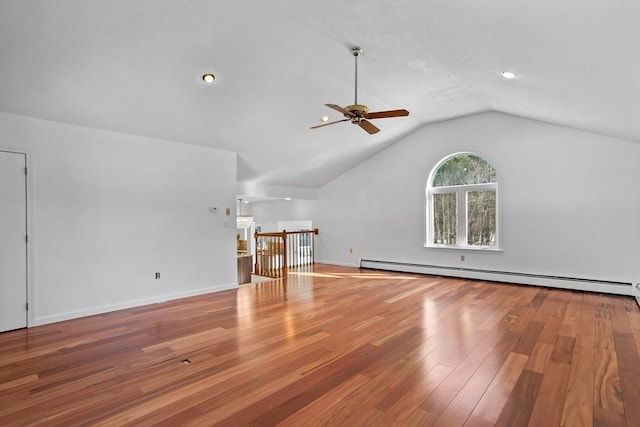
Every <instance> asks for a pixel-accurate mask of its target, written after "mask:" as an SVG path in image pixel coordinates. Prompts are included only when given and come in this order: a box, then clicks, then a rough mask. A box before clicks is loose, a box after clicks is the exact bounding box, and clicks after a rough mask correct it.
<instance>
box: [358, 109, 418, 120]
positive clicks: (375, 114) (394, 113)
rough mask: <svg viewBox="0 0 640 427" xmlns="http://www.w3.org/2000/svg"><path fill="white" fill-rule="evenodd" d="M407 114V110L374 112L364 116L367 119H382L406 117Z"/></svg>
mask: <svg viewBox="0 0 640 427" xmlns="http://www.w3.org/2000/svg"><path fill="white" fill-rule="evenodd" d="M408 115H409V112H408V111H407V110H404V109H403V110H388V111H375V112H373V113H367V114H365V115H364V116H365V117H366V118H367V119H384V118H387V117H402V116H408Z"/></svg>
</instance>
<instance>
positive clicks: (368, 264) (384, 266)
mask: <svg viewBox="0 0 640 427" xmlns="http://www.w3.org/2000/svg"><path fill="white" fill-rule="evenodd" d="M360 267H361V268H371V269H374V270H388V271H402V272H405V273H419V274H428V275H434V276H451V277H462V278H465V279H478V280H490V281H494V282H507V283H518V284H522V285H535V286H547V287H551V288H564V289H575V290H579V291H590V292H602V293H608V294H617V295H629V296H632V295H633V296H635V297H636V300H638V304H640V284H637V285H633V284H632V283H627V282H616V281H607V280H591V279H580V278H575V277H561V276H548V275H544V274H530V273H516V272H510V271H495V270H483V269H478V268H463V267H446V266H438V265H426V264H412V263H406V262H396V261H380V260H373V259H361V260H360Z"/></svg>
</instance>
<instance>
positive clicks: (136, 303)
mask: <svg viewBox="0 0 640 427" xmlns="http://www.w3.org/2000/svg"><path fill="white" fill-rule="evenodd" d="M237 288H238V284H237V283H225V284H222V285H217V286H211V287H209V288H202V289H194V290H190V291H185V292H175V293H172V294H166V295H157V296H153V297H149V298H142V299H137V300H132V301H125V302H121V303H117V304H107V305H101V306H97V307H91V308H86V309H82V310H74V311H67V312H65V313H58V314H52V315H49V316H41V317H38V316H36V318H35V322H34V324H33V325H29V326H30V327H31V326H40V325H46V324H48V323H55V322H62V321H64V320H71V319H77V318H79V317H85V316H93V315H95V314H102V313H108V312H111V311H117V310H123V309H126V308H132V307H140V306H143V305H148V304H156V303H159V302H165V301H171V300H174V299H180V298H187V297H193V296H196V295H202V294H209V293H212V292H219V291H226V290H229V289H237Z"/></svg>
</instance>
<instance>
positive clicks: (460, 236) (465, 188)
mask: <svg viewBox="0 0 640 427" xmlns="http://www.w3.org/2000/svg"><path fill="white" fill-rule="evenodd" d="M462 154H470V155H473V156H477V157H480V158H481V159H484V160H485V161H487V162H488V163H489V164H491V165H492V166H493V164H492V163H490V162H489V161H488V160H486V158H485V157H484V156H481V155H479V154H476V153H472V152H460V153H455V154H452V155H450V156H447V157H445V158H443V159H442V160H441V161H440V162H438V164H436V166H435V167H434V168H433V169H432V170H431V173H430V174H429V179H428V181H427V190H426V199H427V200H426V202H427V203H426V205H427V206H426V214H427V221H426V222H427V233H426V242H425V244H424V247H425V248H428V249H445V250H450V249H453V250H463V251H471V252H478V251H479V252H489V253H501V252H503V249H502V232H501V231H502V225H501V223H502V222H501V218H500V210H501V209H500V206H501V203H500V183H499V179H496V182H491V183H485V184H467V185H450V186H443V187H433V186H432V185H431V183H432V182H433V175H434V174H435V172H436V171H437V170H438V169H439V168H440V166H442V164H443V163H444V162H446V161H447V160H449V159H450V158H452V157H455V156H459V155H462ZM476 190H494V191H495V192H496V237H495V240H496V244H495V246H472V245H468V244H467V243H466V242H467V206H466V205H467V197H466V193H467V192H469V191H476ZM443 193H456V206H457V210H458V212H457V218H456V220H457V224H456V226H457V244H456V245H442V244H436V243H432V242H433V238H432V236H433V229H434V225H433V220H434V213H433V206H434V203H433V195H434V194H443ZM463 219H464V221H463Z"/></svg>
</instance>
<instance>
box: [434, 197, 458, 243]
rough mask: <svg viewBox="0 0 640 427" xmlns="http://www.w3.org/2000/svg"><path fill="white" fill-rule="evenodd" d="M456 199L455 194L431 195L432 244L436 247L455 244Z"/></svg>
mask: <svg viewBox="0 0 640 427" xmlns="http://www.w3.org/2000/svg"><path fill="white" fill-rule="evenodd" d="M457 216H458V209H457V197H456V193H441V194H434V195H433V242H432V243H434V244H436V245H455V244H456V243H457V239H458V237H457V232H456V230H457Z"/></svg>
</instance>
